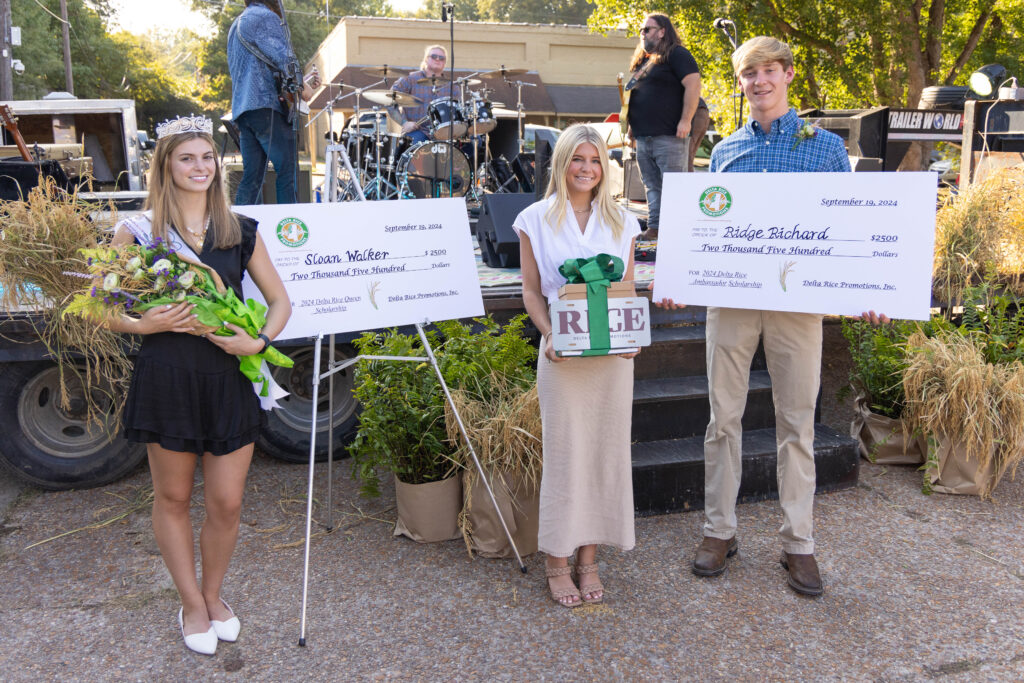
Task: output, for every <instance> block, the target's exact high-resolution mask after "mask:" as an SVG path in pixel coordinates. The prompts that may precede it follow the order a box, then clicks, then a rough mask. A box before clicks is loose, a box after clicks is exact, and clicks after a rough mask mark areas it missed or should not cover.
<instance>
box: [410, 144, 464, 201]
mask: <svg viewBox="0 0 1024 683" xmlns="http://www.w3.org/2000/svg"><path fill="white" fill-rule="evenodd" d="M449 162H450V163H451V174H450V182H449V168H448V167H449ZM472 180H473V174H472V172H471V171H470V168H469V160H468V159H467V158H466V155H465V154H463V153H462V151H461V150H459V149H457V148H455V147H453V146H451V145H449V144H448V143H447V142H439V141H432V140H426V141H424V142H419V143H417V144H415V145H413V146H412V147H410V148H409V149H407V150H406V151H405V153H404V154H402V158H401V159H399V160H398V182H399V187H401V188H402V189H403V196H405V197H407V198H410V199H431V198H436V197H462V196H465V194H466V192H468V191H469V186H470V183H471V182H472Z"/></svg>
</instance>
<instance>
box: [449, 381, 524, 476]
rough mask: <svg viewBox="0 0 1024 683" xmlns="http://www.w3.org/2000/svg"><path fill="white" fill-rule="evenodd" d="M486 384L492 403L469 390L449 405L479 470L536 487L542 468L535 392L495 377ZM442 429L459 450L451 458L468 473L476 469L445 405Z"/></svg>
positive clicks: (454, 394)
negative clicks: (519, 477) (513, 477)
mask: <svg viewBox="0 0 1024 683" xmlns="http://www.w3.org/2000/svg"><path fill="white" fill-rule="evenodd" d="M488 384H489V386H490V387H491V398H490V400H485V399H483V398H482V397H480V396H479V395H478V394H475V393H473V392H470V391H467V390H455V391H453V392H452V402H453V403H454V404H455V407H456V409H457V410H458V411H459V415H460V416H461V417H462V422H463V425H464V426H465V427H466V432H467V434H469V438H470V441H472V442H473V448H474V450H475V451H476V454H477V457H478V458H479V459H480V464H481V465H483V466H484V468H485V469H487V470H506V471H510V472H515V473H517V474H521V475H524V476H525V477H526V478H527V481H529V482H530V483H531V484H533V483H536V482H537V481H539V477H540V471H541V467H542V466H543V460H542V457H541V439H540V434H541V425H540V403H539V402H538V400H537V387H536V385H533V386H531V387H530V388H529V389H527V390H523V389H522V388H521V387H520V386H519V385H517V384H516V383H515V382H513V381H511V380H509V379H508V378H505V377H503V376H500V375H496V374H492V375H491V376H490V377H489V378H488ZM445 429H446V431H447V434H448V439H449V441H451V443H452V444H453V445H457V447H458V450H457V451H456V455H455V457H456V458H457V459H458V460H459V461H460V462H461V463H462V465H463V467H465V468H467V469H468V470H470V471H471V473H472V470H474V469H475V468H473V466H472V462H471V458H470V456H469V450H468V449H467V448H466V444H465V442H464V441H463V439H462V435H461V434H460V433H459V427H458V424H457V423H456V422H455V415H454V414H453V413H452V409H451V406H449V405H448V404H447V403H445Z"/></svg>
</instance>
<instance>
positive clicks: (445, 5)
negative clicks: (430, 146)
mask: <svg viewBox="0 0 1024 683" xmlns="http://www.w3.org/2000/svg"><path fill="white" fill-rule="evenodd" d="M441 21H447V22H448V97H449V98H450V101H451V103H452V105H454V104H455V3H453V2H444V1H443V0H442V2H441ZM454 177H455V120H454V117H453V119H452V123H451V125H450V126H448V196H449V197H451V196H452V182H453V179H454Z"/></svg>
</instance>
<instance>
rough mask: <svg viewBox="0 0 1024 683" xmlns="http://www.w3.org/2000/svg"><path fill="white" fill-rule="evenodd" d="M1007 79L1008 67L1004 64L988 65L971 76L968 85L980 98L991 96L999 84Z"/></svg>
mask: <svg viewBox="0 0 1024 683" xmlns="http://www.w3.org/2000/svg"><path fill="white" fill-rule="evenodd" d="M1004 78H1006V67H1004V66H1003V65H1002V64H986V65H985V66H983V67H981V68H980V69H978V70H977V71H975V72H974V73H972V74H971V78H970V80H969V81H968V84H969V85H970V86H971V90H973V91H974V92H976V93H978V95H979V96H980V97H988V96H989V95H991V94H992V93H993V92H994V91H995V89H996V87H997V86H998V84H999V82H1000V81H1002V80H1003V79H1004Z"/></svg>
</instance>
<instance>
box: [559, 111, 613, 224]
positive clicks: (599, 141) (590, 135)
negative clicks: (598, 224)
mask: <svg viewBox="0 0 1024 683" xmlns="http://www.w3.org/2000/svg"><path fill="white" fill-rule="evenodd" d="M587 142H589V143H590V144H592V145H593V146H594V147H595V148H596V149H597V155H598V157H599V158H600V159H601V182H599V183H598V184H597V187H595V188H594V189H593V190H592V196H593V199H596V200H597V213H598V215H599V216H600V217H601V220H602V221H603V222H604V224H605V225H607V226H608V227H609V228H611V231H612V236H614V237H615V239H616V240H618V239H619V238H620V237H622V231H623V229H624V221H623V217H622V209H620V208H619V207H618V206H617V205H616V204H615V201H614V200H613V199H612V193H611V192H610V191H609V190H608V148H607V147H606V146H605V144H604V138H602V137H601V134H600V133H598V132H597V129H595V128H594V127H593V126H588V125H586V124H585V123H577V124H575V125H572V126H569V127H568V128H566V129H565V130H564V131H563V132H562V134H561V135H559V136H558V141H557V142H556V143H555V149H554V152H552V154H551V177H550V178H549V179H548V189H547V192H546V193H545V195H544V196H545V197H550V196H551V195H555V201H554V202H553V203H552V204H551V206H550V207H549V208H548V210H547V213H545V214H544V218H545V219H547V222H548V225H550V226H551V229H552V230H555V231H556V232H557V231H558V230H559V229H560V228H561V225H562V223H564V222H565V216H566V210H565V207H566V206H567V205H568V204H569V188H568V187H567V185H566V182H565V176H566V174H567V173H568V172H569V164H570V163H571V162H572V155H573V154H575V153H576V149H577V148H578V147H579V146H580V145H582V144H584V143H587Z"/></svg>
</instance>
